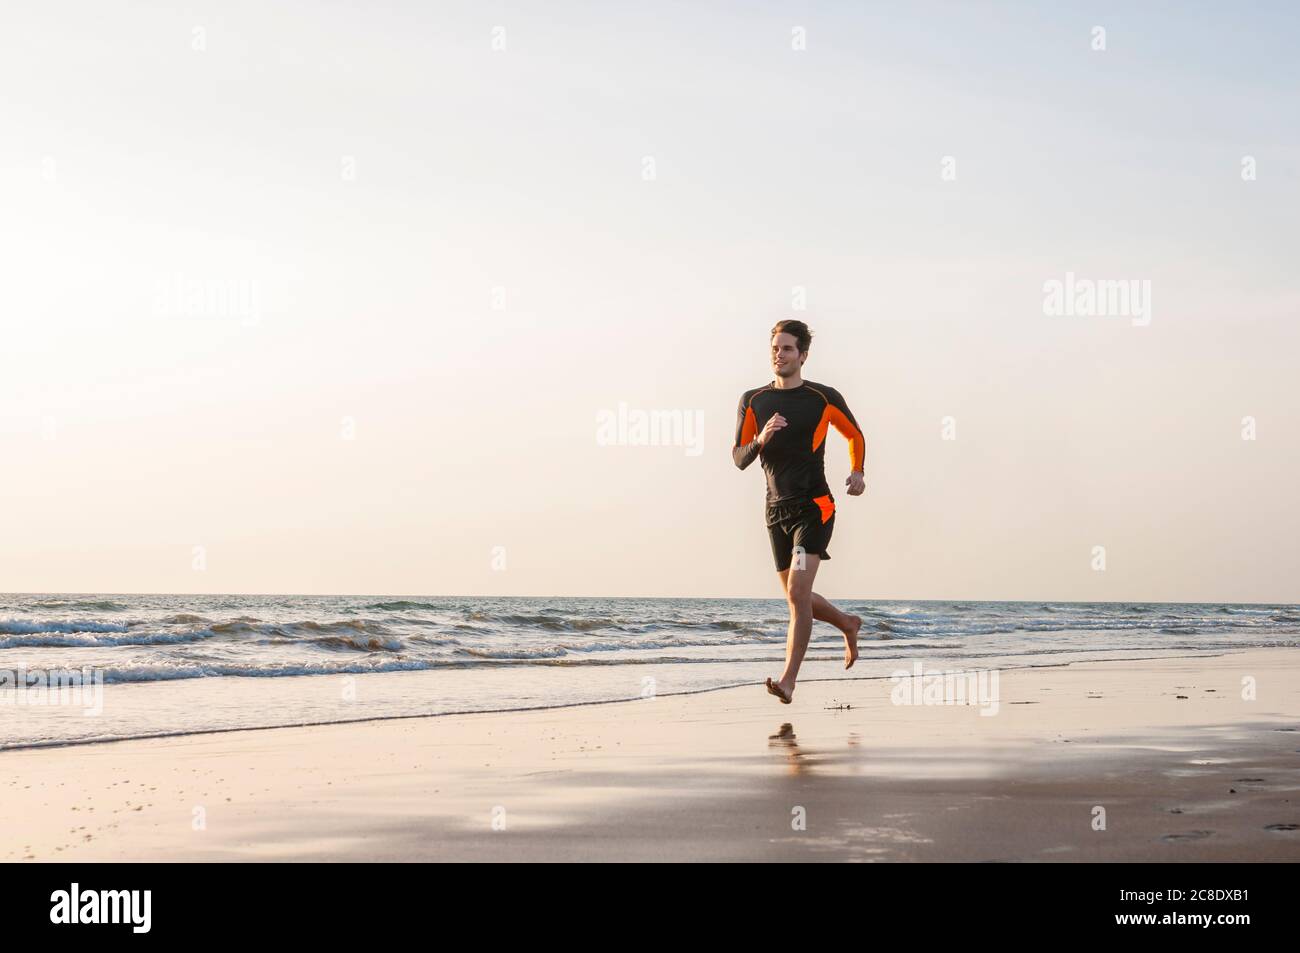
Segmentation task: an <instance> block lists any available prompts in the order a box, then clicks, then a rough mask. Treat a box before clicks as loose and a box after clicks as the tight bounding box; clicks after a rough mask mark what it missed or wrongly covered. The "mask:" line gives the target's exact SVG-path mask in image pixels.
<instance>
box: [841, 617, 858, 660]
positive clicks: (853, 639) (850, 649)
mask: <svg viewBox="0 0 1300 953" xmlns="http://www.w3.org/2000/svg"><path fill="white" fill-rule="evenodd" d="M849 618H850V619H852V620H853V621H852V622H850V623H849V627H848V628H847V629H845V630H844V667H845V668H852V667H853V663H854V662H856V661H857V660H858V630H859V629H860V628H862V616H860V615H851V616H849Z"/></svg>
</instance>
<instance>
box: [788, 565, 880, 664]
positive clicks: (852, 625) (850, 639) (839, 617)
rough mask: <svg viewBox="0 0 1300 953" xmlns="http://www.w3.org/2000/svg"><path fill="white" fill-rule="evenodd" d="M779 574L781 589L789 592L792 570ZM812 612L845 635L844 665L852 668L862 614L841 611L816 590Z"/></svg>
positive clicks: (813, 595)
mask: <svg viewBox="0 0 1300 953" xmlns="http://www.w3.org/2000/svg"><path fill="white" fill-rule="evenodd" d="M777 575H778V576H780V577H781V591H782V592H788V589H789V586H790V570H789V569H782V570H780V571H778V573H777ZM787 598H788V595H787ZM812 613H813V618H814V619H816V620H817V621H818V622H829V623H830V624H831V625H833V626H835V628H837V629H839V630H840V632H841V633H842V634H843V635H844V667H845V668H852V667H853V663H854V662H856V661H857V660H858V630H859V629H861V628H862V616H860V615H850V614H849V613H847V612H841V611H840V610H839V609H837V608H836V607H835V605H834V604H833V603H831V602H830V600H828V599H824V598H823V597H822V596H820V595H818V594H817V593H815V592H814V593H813V594H812Z"/></svg>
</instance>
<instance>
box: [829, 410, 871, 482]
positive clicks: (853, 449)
mask: <svg viewBox="0 0 1300 953" xmlns="http://www.w3.org/2000/svg"><path fill="white" fill-rule="evenodd" d="M828 399H829V401H830V406H829V407H827V408H826V416H827V419H828V420H830V422H831V425H832V426H834V427H835V429H836V430H838V431H839V432H840V433H842V434H844V439H846V440H847V441H848V442H849V461H850V463H851V464H852V469H853V470H855V471H860V470H862V468H863V466H864V465H865V463H866V459H867V438H866V437H865V436H864V435H863V433H862V428H861V427H859V426H858V422H857V421H856V420H854V419H853V412H852V411H851V410H849V405H848V404H846V403H845V402H844V398H843V397H841V396H840V393H839V391H836V390H832V391H831V392H830V394H829V396H828Z"/></svg>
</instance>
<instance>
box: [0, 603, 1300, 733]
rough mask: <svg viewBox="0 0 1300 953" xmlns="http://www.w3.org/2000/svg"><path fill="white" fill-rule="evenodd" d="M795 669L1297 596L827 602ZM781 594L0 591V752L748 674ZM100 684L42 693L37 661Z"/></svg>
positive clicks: (1018, 640)
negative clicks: (845, 634)
mask: <svg viewBox="0 0 1300 953" xmlns="http://www.w3.org/2000/svg"><path fill="white" fill-rule="evenodd" d="M834 601H835V603H836V605H838V606H839V608H841V609H843V610H844V611H846V612H850V613H856V614H858V615H860V616H862V618H863V627H862V633H861V643H860V652H861V656H862V658H861V661H859V662H858V663H857V665H855V666H854V668H853V669H852V670H851V671H849V672H845V671H844V670H843V639H842V636H841V634H840V632H839V631H838V630H837V629H835V628H834V627H833V626H831V625H829V624H826V623H822V622H818V623H816V624H815V625H814V628H813V638H812V643H811V645H810V647H809V651H808V655H807V658H806V661H805V663H804V667H803V669H802V671H801V674H800V678H801V680H803V679H848V678H869V677H874V678H881V677H886V676H887V674H888V673H889V672H891V671H893V670H896V669H899V668H909V667H910V666H911V665H912V663H913V662H914V661H915V660H918V659H919V660H921V661H922V662H923V663H924V664H926V665H928V666H941V667H946V668H958V667H961V668H976V667H995V666H996V667H1008V666H1024V665H1039V664H1055V663H1060V662H1067V661H1072V660H1076V659H1086V658H1126V657H1127V658H1132V657H1153V656H1157V655H1168V654H1183V655H1186V654H1197V653H1215V652H1222V651H1231V650H1235V649H1242V648H1247V647H1253V646H1270V647H1296V646H1297V645H1300V607H1297V606H1294V605H1228V604H1155V603H1132V604H1122V603H1038V602H927V601H907V602H888V601H862V600H852V599H847V600H834ZM787 618H788V617H787V613H786V606H785V603H784V602H783V601H781V600H778V599H605V598H511V597H461V598H455V597H437V596H196V595H152V596H151V595H39V594H35V595H33V594H29V595H0V747H5V748H12V747H27V746H33V745H60V744H72V743H85V742H96V741H108V740H116V739H123V738H134V737H151V736H165V735H174V734H184V733H190V732H197V731H220V730H230V729H247V728H260V727H272V726H277V725H297V724H318V723H329V722H338V721H355V720H365V719H371V718H401V717H411V716H420V715H432V714H447V713H456V712H474V711H499V710H513V709H532V708H546V707H554V706H563V705H572V704H593V703H603V702H612V701H621V700H645V699H648V698H650V697H652V696H654V697H658V696H663V695H671V694H679V693H683V692H698V691H709V690H714V689H718V688H723V687H729V686H736V685H747V684H750V685H757V686H759V688H758V689H757V690H759V691H761V690H762V689H761V684H762V681H763V677H764V676H765V675H769V674H770V675H773V676H776V675H778V674H779V673H780V670H781V667H782V664H783V660H784V650H785V638H786V625H787ZM57 672H78V673H81V674H82V675H83V676H86V677H87V678H88V684H93V683H94V682H95V681H96V680H102V681H101V687H100V689H99V694H98V696H97V698H98V699H99V700H98V701H97V702H92V701H90V700H89V698H88V696H89V695H90V694H91V692H90V691H89V690H87V691H86V692H85V693H84V694H83V695H82V696H81V697H80V698H79V699H77V700H76V701H75V703H72V702H68V701H67V700H66V699H62V700H59V701H56V700H55V696H54V693H48V694H47V696H46V699H45V700H44V701H42V700H41V693H40V691H39V690H38V689H39V687H40V685H41V684H42V679H43V678H50V677H53V676H51V675H50V674H49V673H57Z"/></svg>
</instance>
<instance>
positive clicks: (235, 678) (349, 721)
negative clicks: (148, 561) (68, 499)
mask: <svg viewBox="0 0 1300 953" xmlns="http://www.w3.org/2000/svg"><path fill="white" fill-rule="evenodd" d="M1118 651H1125V650H1122V649H1100V650H1098V652H1099V653H1100V652H1105V653H1107V654H1109V653H1112V652H1118ZM1129 651H1144V650H1143V649H1133V650H1129ZM1238 651H1250V649H1241V650H1238ZM1062 654H1083V653H1078V652H1073V651H1070V652H1066V653H1062ZM1231 654H1234V652H1233V651H1232V650H1214V651H1205V652H1193V653H1191V654H1189V655H1176V654H1172V653H1170V654H1161V655H1142V656H1132V657H1129V656H1126V657H1123V658H1105V659H1083V660H1080V659H1072V660H1069V661H1064V662H1043V663H1038V664H1034V663H1026V664H1020V665H1003V666H988V668H989V669H992V668H997V669H998V670H999V671H1002V672H1010V671H1024V670H1030V669H1039V668H1061V667H1066V666H1070V665H1078V664H1087V663H1091V662H1106V661H1125V662H1145V661H1155V660H1159V659H1186V658H1214V657H1220V656H1224V655H1231ZM1020 657H1030V658H1047V657H1049V656H1046V655H1028V654H1027V655H1025V656H1017V655H992V656H987V658H992V659H1008V658H1020ZM902 658H904V656H899V659H902ZM911 658H912V661H913V662H916V661H921V662H922V663H925V661H926V660H925V659H924V658H918V657H915V656H913V657H911ZM982 658H985V657H982V656H965V657H964V658H963V659H961V660H967V661H969V660H972V659H973V660H981V659H982ZM837 660H838V659H837V657H836V656H835V655H834V654H833V653H828V654H827V655H826V656H825V657H819V658H813V657H812V656H811V655H809V656H808V657H806V658H805V660H804V671H805V672H806V671H807V670H809V669H810V668H813V667H814V666H815V665H817V664H818V663H825V662H827V661H837ZM961 660H959V659H949V660H948V661H953V662H955V661H961ZM873 661H877V660H875V659H871V658H868V657H867V656H865V655H864V656H862V657H861V658H859V660H858V665H859V666H862V667H865V665H864V663H866V664H870V663H871V662H873ZM930 661H933V660H930ZM771 664H774V665H778V666H779V665H780V662H779V661H775V660H774V661H773V662H772V663H771ZM965 671H979V669H978V668H967V669H965ZM362 674H365V675H367V676H368V677H383V676H389V675H392V674H403V675H410V674H413V673H412V672H401V673H391V672H375V673H362ZM277 677H279V678H295V679H296V678H304V679H313V678H329V679H335V678H338V677H340V676H338V675H314V674H313V675H295V676H277ZM220 678H221V680H222V681H229V682H231V683H243V682H245V681H251V682H253V683H256V682H258V681H261V677H255V676H243V675H225V676H220ZM892 678H893V675H892V674H879V675H850V676H844V677H839V678H807V677H805V678H802V679H800V682H799V684H800V685H810V684H814V683H826V682H868V681H879V680H882V679H892ZM192 681H195V680H194V679H170V680H166V681H146V682H110V683H107V684H112V685H119V686H122V687H123V688H125V687H127V686H132V687H133V688H134V687H136V686H138V687H140V688H147V687H152V686H157V685H184V684H186V683H187V682H192ZM211 681H215V679H213V680H211ZM752 684H753V683H752V682H739V683H734V684H729V685H711V686H708V687H705V688H696V689H686V690H682V691H675V692H659V693H658V694H657V697H658V698H684V697H689V696H694V695H706V694H709V693H710V692H722V691H732V690H737V689H744V688H747V687H749V686H750V685H752ZM644 700H645V699H644V698H642V697H639V696H638V697H630V698H604V699H596V700H592V701H569V702H563V703H561V704H558V705H527V706H520V707H515V708H474V709H465V710H460V711H445V712H444V711H440V712H410V713H403V714H393V715H369V716H364V717H360V718H338V719H321V720H318V721H301V722H285V723H283V724H276V725H232V726H230V727H225V728H196V729H192V730H185V731H174V732H157V733H147V734H140V735H129V736H126V737H120V738H84V739H82V738H72V739H67V740H62V739H60V740H53V741H34V742H23V743H17V744H0V754H3V753H5V752H8V751H35V750H49V749H59V748H78V747H84V746H87V745H109V744H123V743H126V742H131V741H150V740H159V739H167V738H189V737H194V736H196V735H220V734H229V733H232V732H244V731H275V730H277V729H279V728H319V727H328V726H331V725H359V724H367V723H369V722H382V721H402V720H405V719H411V718H444V717H450V716H464V715H507V714H516V713H524V712H536V711H556V710H560V709H568V708H584V707H591V706H593V705H624V704H635V703H637V702H642V701H644ZM4 707H5V705H4V704H0V710H3V708H4Z"/></svg>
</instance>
